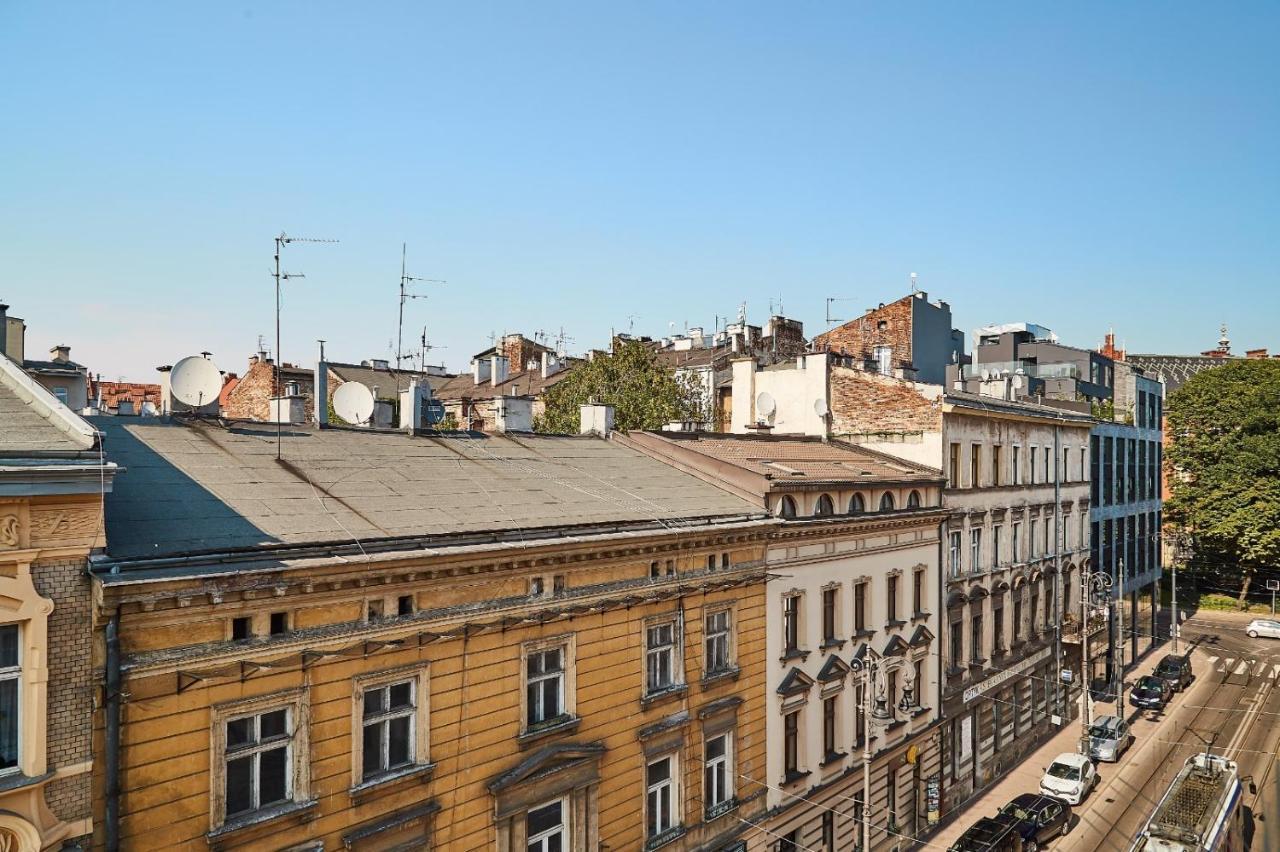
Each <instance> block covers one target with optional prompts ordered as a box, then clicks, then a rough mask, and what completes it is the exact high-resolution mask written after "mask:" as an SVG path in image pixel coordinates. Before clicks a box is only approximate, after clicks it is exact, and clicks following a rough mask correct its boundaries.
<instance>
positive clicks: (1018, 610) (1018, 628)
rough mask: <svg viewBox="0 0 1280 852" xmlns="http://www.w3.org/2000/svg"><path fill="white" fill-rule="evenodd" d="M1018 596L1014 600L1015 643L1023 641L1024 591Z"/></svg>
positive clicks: (1019, 592)
mask: <svg viewBox="0 0 1280 852" xmlns="http://www.w3.org/2000/svg"><path fill="white" fill-rule="evenodd" d="M1016 594H1017V597H1016V598H1014V600H1013V641H1014V642H1019V641H1021V640H1022V590H1021V589H1019V590H1018V592H1017V593H1016Z"/></svg>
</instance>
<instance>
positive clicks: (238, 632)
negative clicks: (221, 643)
mask: <svg viewBox="0 0 1280 852" xmlns="http://www.w3.org/2000/svg"><path fill="white" fill-rule="evenodd" d="M251 635H252V633H251V631H250V629H249V616H247V615H246V616H242V617H240V618H233V619H231V639H232V641H235V642H240V641H242V640H245V639H248V638H249V637H250V636H251Z"/></svg>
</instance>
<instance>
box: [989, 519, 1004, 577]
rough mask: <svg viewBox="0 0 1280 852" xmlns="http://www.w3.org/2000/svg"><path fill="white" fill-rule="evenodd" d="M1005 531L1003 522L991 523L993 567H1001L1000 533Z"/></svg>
mask: <svg viewBox="0 0 1280 852" xmlns="http://www.w3.org/2000/svg"><path fill="white" fill-rule="evenodd" d="M1003 532H1004V525H1003V524H992V525H991V567H992V568H993V569H996V568H999V567H1000V535H1001V533H1003Z"/></svg>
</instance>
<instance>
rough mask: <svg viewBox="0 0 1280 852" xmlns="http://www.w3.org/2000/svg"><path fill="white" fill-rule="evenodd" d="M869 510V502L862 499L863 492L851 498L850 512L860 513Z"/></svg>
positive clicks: (851, 513) (853, 513)
mask: <svg viewBox="0 0 1280 852" xmlns="http://www.w3.org/2000/svg"><path fill="white" fill-rule="evenodd" d="M865 511H867V503H866V501H865V500H863V499H862V495H861V494H854V495H853V496H852V497H850V498H849V514H850V515H858V514H861V513H863V512H865Z"/></svg>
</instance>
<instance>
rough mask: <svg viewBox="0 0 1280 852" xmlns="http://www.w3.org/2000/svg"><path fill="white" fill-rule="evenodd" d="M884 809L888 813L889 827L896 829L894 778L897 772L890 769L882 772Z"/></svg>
mask: <svg viewBox="0 0 1280 852" xmlns="http://www.w3.org/2000/svg"><path fill="white" fill-rule="evenodd" d="M884 775H885V779H884V795H885V805H884V809H885V810H886V811H888V813H889V826H890V827H891V830H892V828H897V826H898V779H897V778H896V777H895V776H896V775H897V772H895V771H894V770H893V769H892V768H889V769H886V770H885V771H884Z"/></svg>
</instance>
